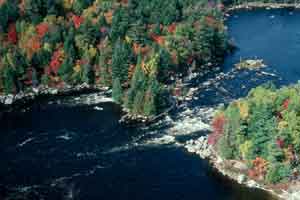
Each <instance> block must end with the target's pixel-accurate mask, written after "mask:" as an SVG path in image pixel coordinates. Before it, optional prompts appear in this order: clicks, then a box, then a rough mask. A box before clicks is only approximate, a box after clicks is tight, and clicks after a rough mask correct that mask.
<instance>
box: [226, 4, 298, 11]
mask: <svg viewBox="0 0 300 200" xmlns="http://www.w3.org/2000/svg"><path fill="white" fill-rule="evenodd" d="M258 8H264V9H267V10H269V9H281V8H293V9H300V3H261V2H250V3H242V4H239V5H234V6H230V7H228V8H227V9H226V12H230V11H235V10H242V9H248V10H251V9H258Z"/></svg>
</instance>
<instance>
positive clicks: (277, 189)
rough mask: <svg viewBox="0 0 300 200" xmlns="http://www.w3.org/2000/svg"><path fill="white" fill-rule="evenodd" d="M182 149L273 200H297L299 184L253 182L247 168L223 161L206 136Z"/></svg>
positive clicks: (299, 195) (299, 196) (232, 161)
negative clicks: (273, 199) (259, 190)
mask: <svg viewBox="0 0 300 200" xmlns="http://www.w3.org/2000/svg"><path fill="white" fill-rule="evenodd" d="M184 148H185V149H186V150H187V151H188V152H190V153H194V154H197V155H198V156H199V157H200V158H202V159H207V160H209V162H210V163H211V165H212V167H214V168H215V169H216V170H217V171H218V172H219V173H221V174H222V175H223V176H226V177H228V178H229V179H232V180H234V181H236V182H237V183H239V184H242V185H245V186H247V187H249V188H257V189H261V190H264V191H266V192H268V193H270V194H271V195H272V196H274V198H275V199H284V200H299V199H300V190H299V189H300V182H299V181H294V182H291V183H289V184H285V185H266V184H264V183H262V182H261V181H258V180H253V179H251V178H250V177H249V176H248V175H247V170H248V166H247V165H246V164H245V163H243V162H241V161H237V160H224V159H222V158H221V157H220V156H219V154H218V153H217V151H216V150H215V149H214V148H213V147H212V146H211V145H210V144H208V136H201V137H199V138H198V139H195V140H189V141H187V142H186V143H185V145H184Z"/></svg>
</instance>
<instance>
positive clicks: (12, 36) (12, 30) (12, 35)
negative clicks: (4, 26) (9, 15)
mask: <svg viewBox="0 0 300 200" xmlns="http://www.w3.org/2000/svg"><path fill="white" fill-rule="evenodd" d="M7 40H8V41H9V42H11V43H12V44H16V43H17V42H18V35H17V30H16V24H15V23H13V24H10V25H9V27H8V33H7Z"/></svg>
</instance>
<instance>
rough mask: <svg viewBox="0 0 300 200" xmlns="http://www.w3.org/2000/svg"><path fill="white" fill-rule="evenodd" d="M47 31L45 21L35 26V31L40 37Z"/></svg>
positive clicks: (47, 27)
mask: <svg viewBox="0 0 300 200" xmlns="http://www.w3.org/2000/svg"><path fill="white" fill-rule="evenodd" d="M48 31H49V25H48V24H47V23H40V24H38V25H37V26H36V32H37V34H38V36H39V37H40V38H43V37H44V35H45V34H46V33H47V32H48Z"/></svg>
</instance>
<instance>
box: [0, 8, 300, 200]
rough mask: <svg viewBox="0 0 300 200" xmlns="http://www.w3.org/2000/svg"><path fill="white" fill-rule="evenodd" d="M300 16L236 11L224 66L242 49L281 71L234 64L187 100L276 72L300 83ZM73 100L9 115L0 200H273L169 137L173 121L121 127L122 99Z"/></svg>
mask: <svg viewBox="0 0 300 200" xmlns="http://www.w3.org/2000/svg"><path fill="white" fill-rule="evenodd" d="M272 15H274V17H270V16H272ZM298 19H300V12H293V13H289V11H255V12H237V13H235V15H234V16H233V17H231V18H229V19H228V25H229V31H230V34H231V36H232V37H233V38H234V40H235V41H236V44H237V45H238V46H239V49H238V50H237V51H236V52H235V53H234V54H233V55H231V56H228V58H227V59H226V61H225V67H226V69H225V71H230V68H231V67H230V66H232V64H233V63H235V62H237V61H238V60H239V58H240V57H243V58H253V57H254V56H257V57H259V58H263V59H265V61H266V63H267V64H269V65H270V67H268V68H265V69H263V70H264V71H265V72H267V73H275V74H277V75H278V76H275V77H274V76H269V75H264V74H263V73H261V71H254V72H249V71H243V72H238V73H236V72H234V73H233V75H234V76H233V77H232V78H228V79H226V80H220V81H218V82H217V84H214V85H212V86H211V87H209V88H206V89H203V91H200V92H199V94H198V99H194V100H193V101H191V102H190V103H189V104H188V106H189V108H190V109H197V108H198V107H209V106H212V105H215V104H218V103H222V102H226V101H230V100H232V99H235V98H238V97H241V96H244V95H246V93H247V92H248V91H249V90H250V89H251V88H252V87H254V86H255V85H258V84H261V83H264V82H267V81H269V80H273V81H275V83H276V84H277V85H281V84H287V83H289V82H296V80H298V78H299V77H300V76H298V73H299V72H300V70H299V69H298V67H297V65H298V63H300V60H299V59H297V53H298V52H299V48H300V47H299V45H300V43H299V40H300V35H298V34H299V32H300V26H299V23H298V21H297V20H298ZM230 73H231V72H230ZM281 77H282V78H281ZM220 88H224V89H222V90H220ZM226 91H230V92H226ZM73 99H74V98H73V97H70V98H66V99H62V100H58V101H54V102H49V101H40V102H36V103H35V104H34V105H33V106H32V107H31V108H30V109H28V110H26V111H20V112H14V113H10V114H5V115H3V116H2V118H1V119H0V132H1V134H0V141H1V142H0V157H1V161H0V200H2V199H13V200H15V199H30V200H34V199H51V200H52V199H80V200H81V199H83V200H94V199H97V200H98V199H99V200H106V199H107V200H121V199H122V200H126V199H128V200H154V199H156V200H160V199H164V200H166V199H172V200H176V199H177V200H192V199H209V200H253V199H259V200H264V199H271V198H270V197H269V196H268V195H267V194H265V193H264V192H261V191H257V190H251V189H247V188H244V187H241V186H239V185H237V184H235V183H232V182H231V181H229V180H228V179H226V178H224V177H222V176H220V175H219V174H217V173H216V172H215V171H214V170H213V169H211V168H210V167H209V165H208V163H207V162H206V161H204V160H201V159H199V158H198V157H197V156H194V155H191V154H189V153H187V152H186V151H185V150H184V149H183V148H182V147H180V146H179V145H177V144H176V141H177V142H178V141H179V140H178V138H176V137H175V139H174V138H173V139H174V141H173V140H170V137H165V136H167V134H168V132H167V130H168V126H169V125H168V123H164V122H163V123H160V124H156V125H152V126H151V127H147V128H145V127H144V128H142V127H140V128H128V127H124V126H123V125H120V124H119V123H118V119H119V118H120V111H119V108H118V107H117V106H116V105H114V104H111V103H103V104H99V105H98V106H99V107H102V108H103V110H95V109H94V106H95V105H92V106H89V105H87V104H75V105H74V104H73V103H72V101H73ZM172 117H173V118H174V119H176V114H174V116H172ZM180 122H181V121H180V120H179V121H176V120H175V124H176V123H180ZM187 137H190V136H187ZM162 138H163V139H164V140H162ZM171 139H172V137H171ZM187 139H188V138H187ZM165 140H166V141H165ZM169 140H170V141H169Z"/></svg>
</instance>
